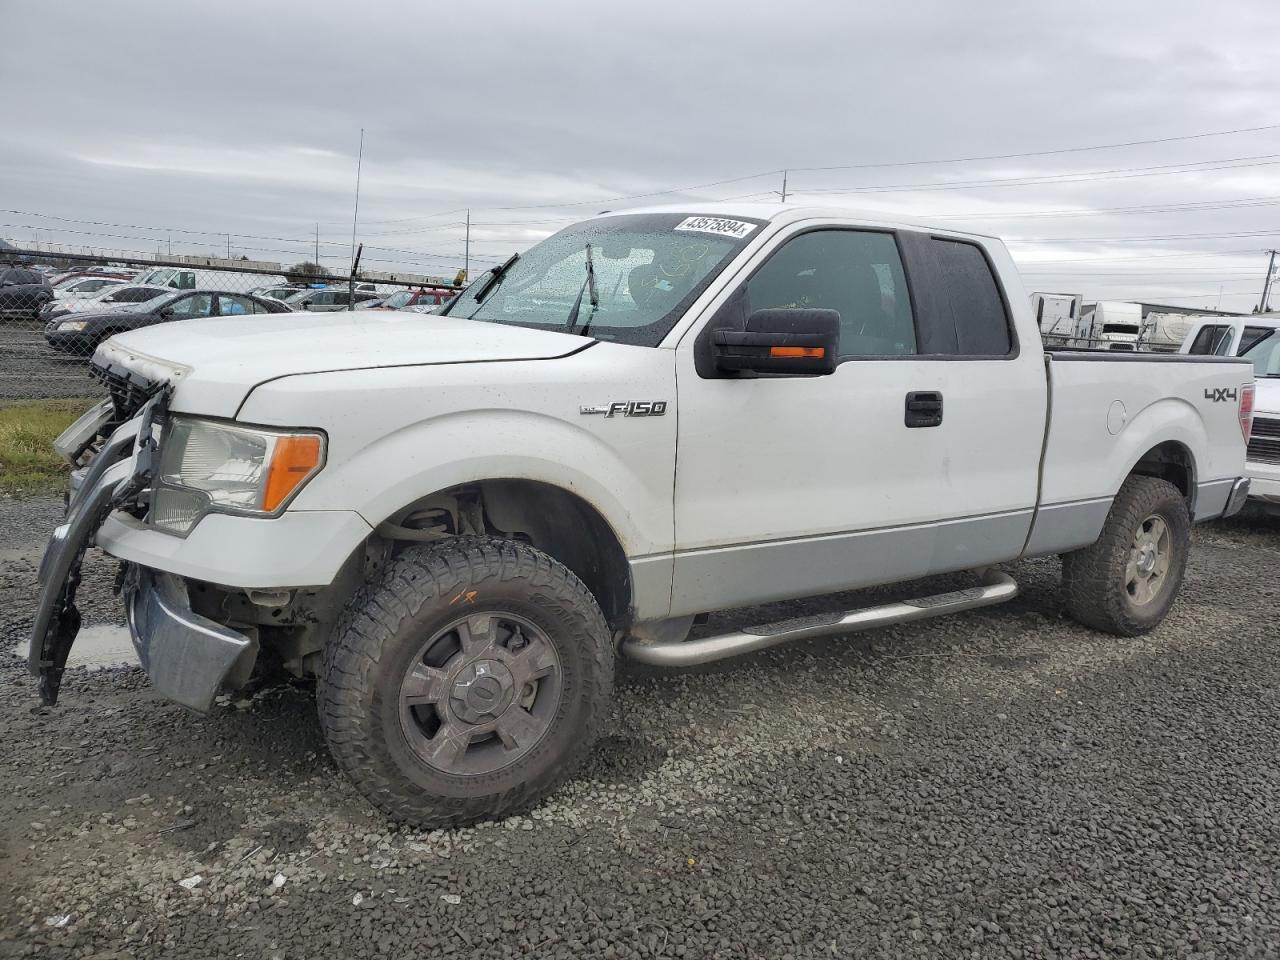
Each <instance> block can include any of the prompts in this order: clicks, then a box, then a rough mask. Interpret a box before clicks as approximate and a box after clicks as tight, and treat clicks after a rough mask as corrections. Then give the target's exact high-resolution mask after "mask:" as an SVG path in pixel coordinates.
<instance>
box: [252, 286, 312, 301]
mask: <svg viewBox="0 0 1280 960" xmlns="http://www.w3.org/2000/svg"><path fill="white" fill-rule="evenodd" d="M306 289H307V288H306V287H302V286H299V285H298V284H296V283H285V284H272V285H271V286H266V287H254V288H253V289H252V290H250V291H249V293H251V294H252V295H253V296H255V297H269V298H270V299H272V300H279V301H281V302H283V301H285V300H288V299H289V298H290V297H292V296H293V295H294V294H295V293H298V292H299V291H301V290H306Z"/></svg>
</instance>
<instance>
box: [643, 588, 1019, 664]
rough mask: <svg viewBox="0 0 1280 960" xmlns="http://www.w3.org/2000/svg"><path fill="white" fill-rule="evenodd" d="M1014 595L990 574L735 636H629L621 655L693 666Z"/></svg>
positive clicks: (955, 610) (751, 629)
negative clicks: (971, 583) (962, 584)
mask: <svg viewBox="0 0 1280 960" xmlns="http://www.w3.org/2000/svg"><path fill="white" fill-rule="evenodd" d="M1017 595H1018V584H1017V583H1016V582H1015V581H1014V579H1013V578H1012V577H1010V576H1009V575H1008V574H1005V573H1001V572H1000V571H999V570H989V571H987V573H986V574H985V575H984V576H983V578H982V583H981V584H980V585H978V586H976V587H969V588H968V589H965V590H954V591H952V592H951V593H939V594H936V595H934V596H932V597H922V598H920V599H919V600H904V601H902V602H901V603H887V604H885V605H883V606H879V607H865V608H863V609H861V610H850V611H848V612H846V613H828V614H819V615H817V616H812V617H796V618H794V619H792V620H780V621H778V622H777V623H767V624H764V625H762V626H759V627H747V628H746V629H745V630H741V631H737V632H734V633H722V634H720V635H719V636H714V637H702V638H701V639H698V640H678V641H664V642H659V643H646V642H643V641H640V640H637V639H634V638H631V637H628V638H627V639H625V640H624V641H623V642H622V652H623V654H625V655H626V656H627V657H629V658H630V659H632V660H638V661H640V662H641V663H648V664H652V665H654V666H657V667H691V666H694V665H696V664H700V663H711V662H713V661H715V660H724V659H725V658H727V657H736V656H738V655H740V654H744V653H755V652H756V651H758V650H767V649H768V648H769V647H776V646H778V645H779V644H782V643H789V642H790V641H792V640H803V639H805V638H807V637H822V636H829V635H831V634H838V633H853V632H855V631H858V630H867V629H870V628H871V627H884V626H888V625H889V624H891V623H909V622H911V621H912V620H923V619H925V618H926V617H940V616H942V615H944V614H948V613H959V612H960V611H962V610H973V609H974V608H976V607H987V606H990V605H992V604H995V603H1003V602H1004V601H1005V600H1012V599H1013V598H1014V597H1016V596H1017Z"/></svg>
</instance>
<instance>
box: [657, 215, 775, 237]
mask: <svg viewBox="0 0 1280 960" xmlns="http://www.w3.org/2000/svg"><path fill="white" fill-rule="evenodd" d="M755 228H756V225H755V224H754V223H747V222H746V221H745V220H724V219H722V218H720V217H688V218H686V219H685V220H682V221H681V222H680V223H679V224H678V225H677V226H676V228H675V229H677V230H687V231H691V232H693V233H714V234H716V235H717V236H721V237H733V239H735V240H741V239H742V238H743V237H749V236H750V235H751V231H752V230H754V229H755Z"/></svg>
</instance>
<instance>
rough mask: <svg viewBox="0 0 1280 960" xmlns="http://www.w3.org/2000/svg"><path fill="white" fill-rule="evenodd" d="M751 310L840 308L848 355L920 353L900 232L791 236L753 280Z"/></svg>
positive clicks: (817, 232)
mask: <svg viewBox="0 0 1280 960" xmlns="http://www.w3.org/2000/svg"><path fill="white" fill-rule="evenodd" d="M747 301H748V309H749V310H750V311H752V312H754V311H756V310H764V309H769V308H812V309H825V310H834V311H836V312H837V313H838V314H840V359H842V360H846V359H853V358H857V357H885V356H903V355H909V354H914V353H915V352H916V333H915V322H914V319H913V317H912V313H911V299H910V297H908V295H907V284H906V277H905V275H904V273H903V270H902V259H901V257H900V256H899V255H898V245H897V243H896V241H895V240H894V238H893V235H892V234H888V233H875V232H871V231H863V230H840V229H830V230H813V231H810V232H808V233H802V234H800V235H799V236H797V237H794V238H792V239H791V240H788V241H787V243H786V244H784V245H783V246H782V248H781V249H779V250H778V251H777V252H776V253H775V254H774V255H773V256H772V257H770V258H769V260H768V261H767V262H766V263H765V264H764V266H763V267H761V268H760V269H759V270H758V271H757V272H756V274H755V275H754V276H753V277H752V278H751V279H750V280H748V281H747Z"/></svg>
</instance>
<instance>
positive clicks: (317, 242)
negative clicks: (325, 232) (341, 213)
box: [313, 223, 320, 264]
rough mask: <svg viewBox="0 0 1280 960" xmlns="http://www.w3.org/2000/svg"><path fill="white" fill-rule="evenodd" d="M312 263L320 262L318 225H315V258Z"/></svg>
mask: <svg viewBox="0 0 1280 960" xmlns="http://www.w3.org/2000/svg"><path fill="white" fill-rule="evenodd" d="M313 262H314V263H317V264H318V263H319V262H320V224H318V223H317V224H316V258H315V260H314V261H313Z"/></svg>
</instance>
